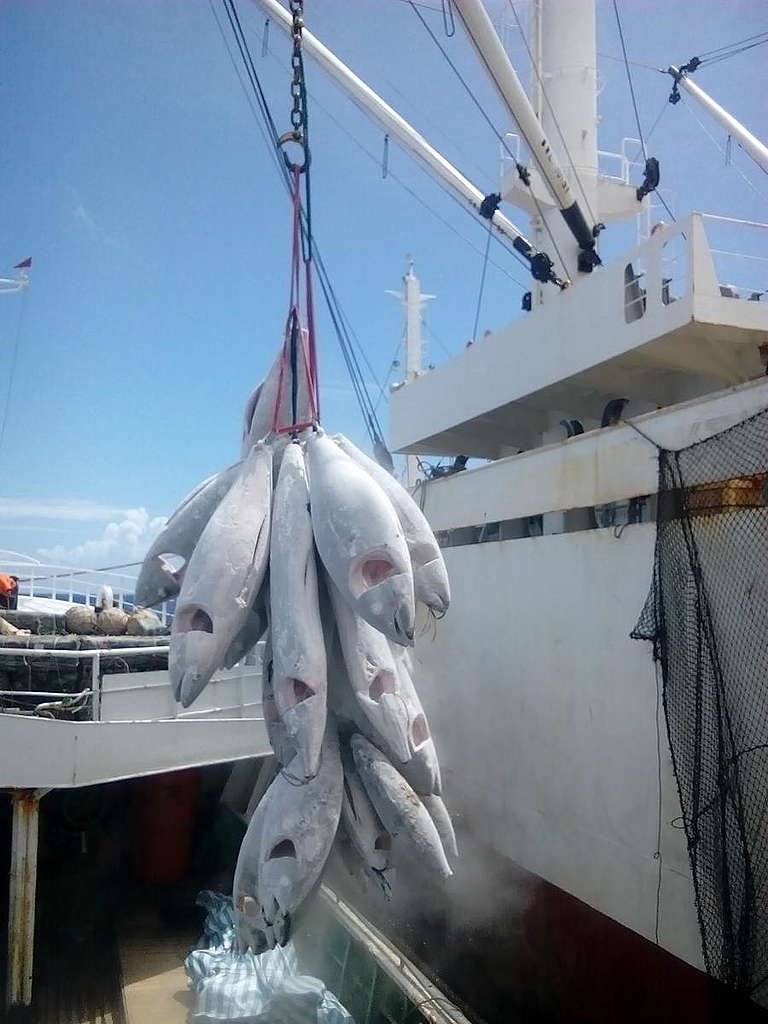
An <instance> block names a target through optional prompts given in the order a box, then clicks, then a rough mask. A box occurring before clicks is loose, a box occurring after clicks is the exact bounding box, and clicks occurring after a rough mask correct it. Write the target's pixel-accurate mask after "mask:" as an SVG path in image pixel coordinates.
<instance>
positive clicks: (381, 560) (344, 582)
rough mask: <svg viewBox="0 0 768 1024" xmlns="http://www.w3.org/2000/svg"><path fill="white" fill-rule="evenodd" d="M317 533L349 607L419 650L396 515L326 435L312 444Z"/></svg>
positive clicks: (311, 473)
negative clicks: (414, 636)
mask: <svg viewBox="0 0 768 1024" xmlns="http://www.w3.org/2000/svg"><path fill="white" fill-rule="evenodd" d="M307 464H308V468H309V492H310V499H311V502H312V527H313V529H314V533H315V542H316V544H317V550H318V552H319V553H320V557H321V559H322V560H323V564H324V565H325V568H326V569H327V570H328V574H329V576H330V577H331V579H332V580H333V581H334V583H335V584H336V586H337V587H338V588H339V590H340V591H341V593H342V596H343V597H344V600H345V601H346V602H347V603H348V604H350V605H351V606H352V607H353V608H354V610H355V611H356V612H357V614H358V615H360V616H361V617H362V618H364V619H365V620H366V621H367V622H369V623H370V624H371V625H372V626H374V627H375V628H376V629H378V630H380V631H381V632H382V633H384V635H385V636H388V637H389V638H390V639H391V640H394V641H395V642H396V643H398V644H406V645H412V644H413V629H414V598H413V575H412V572H411V560H410V555H409V554H408V547H407V545H406V543H405V538H404V537H403V532H402V529H401V527H400V522H399V520H398V518H397V515H396V514H395V510H394V509H393V508H392V505H391V503H390V501H389V499H388V498H387V496H386V494H384V492H383V491H382V489H381V488H380V487H379V485H378V484H377V483H376V482H375V481H374V480H372V479H371V477H370V476H369V475H368V474H367V473H366V472H365V470H364V469H362V468H361V467H360V466H358V465H357V463H355V462H354V461H353V460H352V459H350V457H349V456H348V455H347V454H346V453H345V452H343V451H342V450H341V449H340V448H339V447H338V445H337V444H335V443H334V442H333V441H332V440H331V439H330V438H329V437H326V436H325V435H324V434H322V433H316V434H313V435H312V436H311V437H310V438H309V440H308V441H307Z"/></svg>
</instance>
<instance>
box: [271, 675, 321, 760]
mask: <svg viewBox="0 0 768 1024" xmlns="http://www.w3.org/2000/svg"><path fill="white" fill-rule="evenodd" d="M285 682H286V683H287V684H288V685H290V686H291V688H292V689H293V690H294V693H296V694H298V698H299V699H298V700H297V701H296V703H294V704H293V705H292V706H290V707H288V708H286V709H285V710H284V711H283V715H282V720H283V723H284V725H285V728H286V731H287V732H288V736H289V737H290V739H291V741H292V744H293V746H294V747H295V749H296V753H297V761H296V762H295V763H294V764H293V768H292V770H295V769H298V771H297V774H301V775H302V776H303V778H304V779H313V778H314V777H315V775H317V773H318V771H319V770H320V754H321V750H322V746H323V736H324V734H325V722H326V702H325V697H324V696H321V695H319V694H317V693H314V692H313V691H312V690H311V689H310V688H309V687H308V686H307V685H306V684H305V683H302V682H301V680H299V679H289V680H287V681H285ZM282 689H283V690H284V689H285V686H283V687H282Z"/></svg>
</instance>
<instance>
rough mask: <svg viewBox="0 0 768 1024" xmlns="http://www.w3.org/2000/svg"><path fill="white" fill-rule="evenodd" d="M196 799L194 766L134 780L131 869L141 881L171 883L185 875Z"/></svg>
mask: <svg viewBox="0 0 768 1024" xmlns="http://www.w3.org/2000/svg"><path fill="white" fill-rule="evenodd" d="M199 802H200V771H199V769H197V768H188V769H186V770H185V771H180V772H166V773H165V774H163V775H148V776H145V777H144V778H141V779H137V780H136V783H135V788H134V792H133V811H134V824H135V833H134V835H135V846H134V869H135V873H136V878H137V879H138V880H139V881H140V882H149V883H151V884H154V885H170V884H172V883H173V882H178V881H180V880H181V879H182V878H183V877H184V876H185V874H186V873H187V870H188V868H189V861H190V856H191V853H192V842H193V839H194V833H195V821H196V817H197V808H198V805H199Z"/></svg>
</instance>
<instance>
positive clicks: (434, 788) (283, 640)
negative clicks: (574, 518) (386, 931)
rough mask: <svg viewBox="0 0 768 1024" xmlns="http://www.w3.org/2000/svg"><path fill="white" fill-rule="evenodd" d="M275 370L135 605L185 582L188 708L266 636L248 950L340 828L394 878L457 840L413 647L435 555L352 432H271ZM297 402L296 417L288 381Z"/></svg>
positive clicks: (403, 499)
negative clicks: (262, 783) (262, 789)
mask: <svg viewBox="0 0 768 1024" xmlns="http://www.w3.org/2000/svg"><path fill="white" fill-rule="evenodd" d="M277 366H278V364H276V367H277ZM283 369H284V366H283ZM283 369H281V370H280V373H279V374H278V373H277V371H276V368H275V367H273V370H272V372H271V373H270V376H269V377H268V378H267V380H266V381H265V382H264V384H263V385H262V386H261V387H260V388H258V389H257V390H256V391H255V392H254V394H253V395H252V396H251V399H250V400H249V403H248V406H247V407H246V414H245V422H244V428H243V444H242V459H241V461H240V462H239V463H237V464H236V465H235V466H232V467H230V468H229V469H226V470H224V471H223V472H222V473H220V474H218V475H217V476H214V477H211V478H210V479H208V480H206V481H205V482H204V483H202V484H201V485H200V486H199V487H198V488H196V490H194V491H193V492H192V493H191V494H190V495H189V497H187V498H186V499H185V501H184V502H183V503H182V505H181V506H180V507H179V509H178V510H177V511H176V513H175V514H174V515H173V517H172V518H171V519H170V521H169V522H168V524H167V526H166V527H165V529H164V530H163V532H162V533H161V534H160V536H159V537H158V538H157V540H156V541H155V543H154V544H153V546H152V548H151V549H150V551H149V553H148V554H147V557H146V560H145V562H144V565H143V567H142V570H141V574H140V577H139V580H138V583H137V587H136V600H137V602H138V603H140V604H143V605H151V604H155V603H157V602H159V601H162V600H165V599H168V598H170V597H173V596H176V595H178V597H177V602H176V615H175V619H174V623H173V629H172V633H171V641H170V646H171V652H170V658H169V671H170V676H171V682H172V685H173V687H174V692H175V696H176V699H177V700H178V701H180V702H181V704H183V705H184V707H188V706H189V705H190V704H191V703H192V702H193V701H194V700H195V699H196V698H197V697H198V696H199V694H200V693H201V692H202V690H203V689H204V688H205V686H206V685H207V683H208V682H209V680H210V679H211V676H212V675H213V674H214V672H216V670H217V669H219V668H221V667H222V666H225V667H231V666H233V665H234V664H235V663H236V662H238V661H239V660H240V659H241V658H242V657H243V656H244V655H245V654H246V653H247V652H248V651H249V650H250V649H251V648H252V647H253V646H254V645H255V644H256V643H257V642H258V641H259V640H260V639H261V638H262V637H263V636H265V635H266V645H265V654H264V671H263V707H264V718H265V721H266V726H267V731H268V734H269V739H270V743H271V746H272V749H273V750H274V754H275V757H276V759H277V762H278V763H279V765H280V771H279V773H278V774H277V775H276V777H275V779H274V781H273V782H272V785H271V786H270V787H269V789H268V790H267V791H266V793H265V794H264V797H263V798H262V800H261V802H260V803H259V805H258V807H257V809H256V811H255V813H254V815H253V817H252V818H251V821H250V823H249V826H248V830H247V832H246V835H245V837H244V839H243V843H242V847H241V850H240V855H239V858H238V863H237V869H236V873H235V881H234V892H233V897H234V902H235V906H236V908H237V911H238V915H239V925H240V934H241V936H242V938H243V942H244V945H252V946H253V947H254V948H255V949H260V948H263V947H264V945H267V946H271V945H274V944H275V943H280V944H282V943H284V942H285V941H286V940H287V938H288V934H289V930H290V922H291V918H292V916H293V915H295V912H296V910H297V909H298V908H299V906H300V905H301V903H302V901H303V900H304V899H305V898H306V897H307V895H308V894H309V892H310V891H311V890H312V889H313V887H314V886H315V884H316V883H317V882H318V880H319V878H320V875H321V873H322V870H323V867H324V865H325V862H326V860H327V858H328V855H329V853H330V850H331V847H332V845H333V842H334V838H335V836H336V834H337V831H338V830H339V829H341V830H343V832H344V833H345V834H346V839H347V841H348V844H349V846H351V847H352V848H353V849H354V850H355V851H356V853H357V854H358V855H359V857H360V858H361V860H362V864H363V866H364V869H365V870H366V871H368V872H371V873H373V874H374V875H375V876H377V877H378V878H380V879H382V880H384V881H385V884H389V873H390V869H391V868H393V867H394V866H395V865H398V864H399V865H402V868H401V870H411V869H412V870H421V871H427V872H430V873H432V874H433V875H435V876H437V877H439V878H447V877H448V876H450V874H451V868H450V866H449V861H448V858H449V857H454V856H456V852H457V851H456V843H455V837H454V834H453V828H452V826H451V820H450V817H449V815H448V812H447V810H446V808H445V805H444V803H443V801H442V798H441V795H440V793H441V783H440V769H439V765H438V761H437V755H436V752H435V746H434V743H433V740H432V738H431V735H430V730H429V725H428V723H427V719H426V716H425V714H424V709H423V708H422V706H421V703H420V701H419V697H418V695H417V693H416V688H415V686H414V683H413V677H412V672H413V662H412V660H411V657H410V652H409V650H408V648H409V647H411V646H412V645H413V636H414V622H415V610H416V603H417V602H421V603H422V604H424V605H426V607H427V608H428V609H429V610H430V611H431V612H432V613H433V614H435V615H437V616H442V615H443V614H444V613H445V611H446V610H447V608H448V603H449V586H448V577H447V573H446V570H445V565H444V563H443V559H442V556H441V554H440V550H439V548H438V545H437V542H436V541H435V538H434V536H433V534H432V531H431V529H430V527H429V525H428V523H427V521H426V519H425V517H424V515H423V514H422V512H421V510H420V508H419V507H418V505H417V504H416V503H415V502H414V501H413V499H412V498H411V496H410V495H409V494H408V492H407V491H406V490H405V489H404V488H403V487H402V486H401V485H400V484H399V483H398V482H397V480H395V478H394V477H393V476H392V475H391V474H390V473H389V472H387V471H386V470H385V469H383V468H382V467H381V466H379V465H378V464H377V463H376V462H374V461H373V460H372V459H369V458H368V456H366V455H365V454H364V453H363V452H361V451H360V450H359V449H357V448H356V447H355V446H354V445H353V444H352V443H351V442H350V441H348V440H347V439H346V438H344V437H342V436H339V435H337V436H335V437H331V436H329V435H328V434H326V433H325V432H324V431H323V430H321V429H320V428H319V427H313V428H311V429H308V430H302V431H294V432H293V434H292V435H290V436H288V435H287V434H285V433H280V432H278V431H276V430H275V429H274V428H275V425H276V422H278V421H279V418H280V415H282V413H281V409H282V406H283V404H284V403H287V402H289V398H291V392H290V388H289V387H287V384H290V383H291V382H290V380H285V379H284V373H283ZM299 391H300V394H299V399H300V401H299V407H300V408H301V407H302V402H303V401H304V398H305V397H306V396H305V395H303V394H302V393H301V389H299ZM292 401H293V406H292V407H293V410H294V411H293V420H294V421H296V420H297V417H296V412H295V410H296V388H294V390H293V393H292ZM170 554H173V555H176V556H178V557H179V558H181V559H182V560H183V565H182V566H181V568H180V569H179V568H174V566H173V565H172V564H170V563H169V562H168V561H167V559H166V558H165V557H164V556H168V555H170Z"/></svg>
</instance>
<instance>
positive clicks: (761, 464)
mask: <svg viewBox="0 0 768 1024" xmlns="http://www.w3.org/2000/svg"><path fill="white" fill-rule="evenodd" d="M767 471H768V410H764V411H763V412H761V413H759V414H757V415H756V416H753V417H751V418H750V419H748V420H746V421H744V422H743V423H739V424H737V425H736V426H734V427H732V428H731V429H729V430H726V431H724V432H723V433H721V434H717V435H716V436H714V437H712V438H710V439H709V440H707V441H702V442H700V443H699V444H695V445H692V446H691V447H689V448H685V449H683V450H681V451H666V450H660V452H659V499H658V502H659V503H658V527H657V537H656V556H655V565H654V574H653V583H652V586H651V592H650V594H649V596H648V600H647V602H646V606H645V608H644V610H643V613H642V615H641V617H640V620H639V622H638V624H637V626H636V627H635V630H634V631H633V634H632V635H633V636H634V637H636V638H638V639H645V640H652V641H653V644H654V656H655V657H656V658H657V659H658V660H659V661H660V664H661V669H662V678H663V699H664V711H665V715H666V722H667V730H668V734H669V743H670V748H671V752H672V760H673V765H674V771H675V775H676V777H677V784H678V789H679V793H680V802H681V806H682V827H684V829H685V834H686V837H687V840H688V853H689V857H690V864H691V873H692V876H693V885H694V890H695V897H696V906H697V910H698V916H699V925H700V929H701V939H702V947H703V953H704V961H705V965H706V968H707V971H708V972H709V973H710V974H711V975H713V976H714V977H716V978H718V979H719V980H720V981H722V982H724V983H726V984H727V985H729V986H731V987H732V988H734V989H737V990H739V991H742V992H745V993H747V994H748V995H750V996H751V997H752V998H753V999H754V1000H756V1001H757V1002H758V1003H760V1004H762V1005H763V1006H768V843H767V842H766V839H767V837H768V833H767V831H766V830H768V572H767V570H768V473H767Z"/></svg>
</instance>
